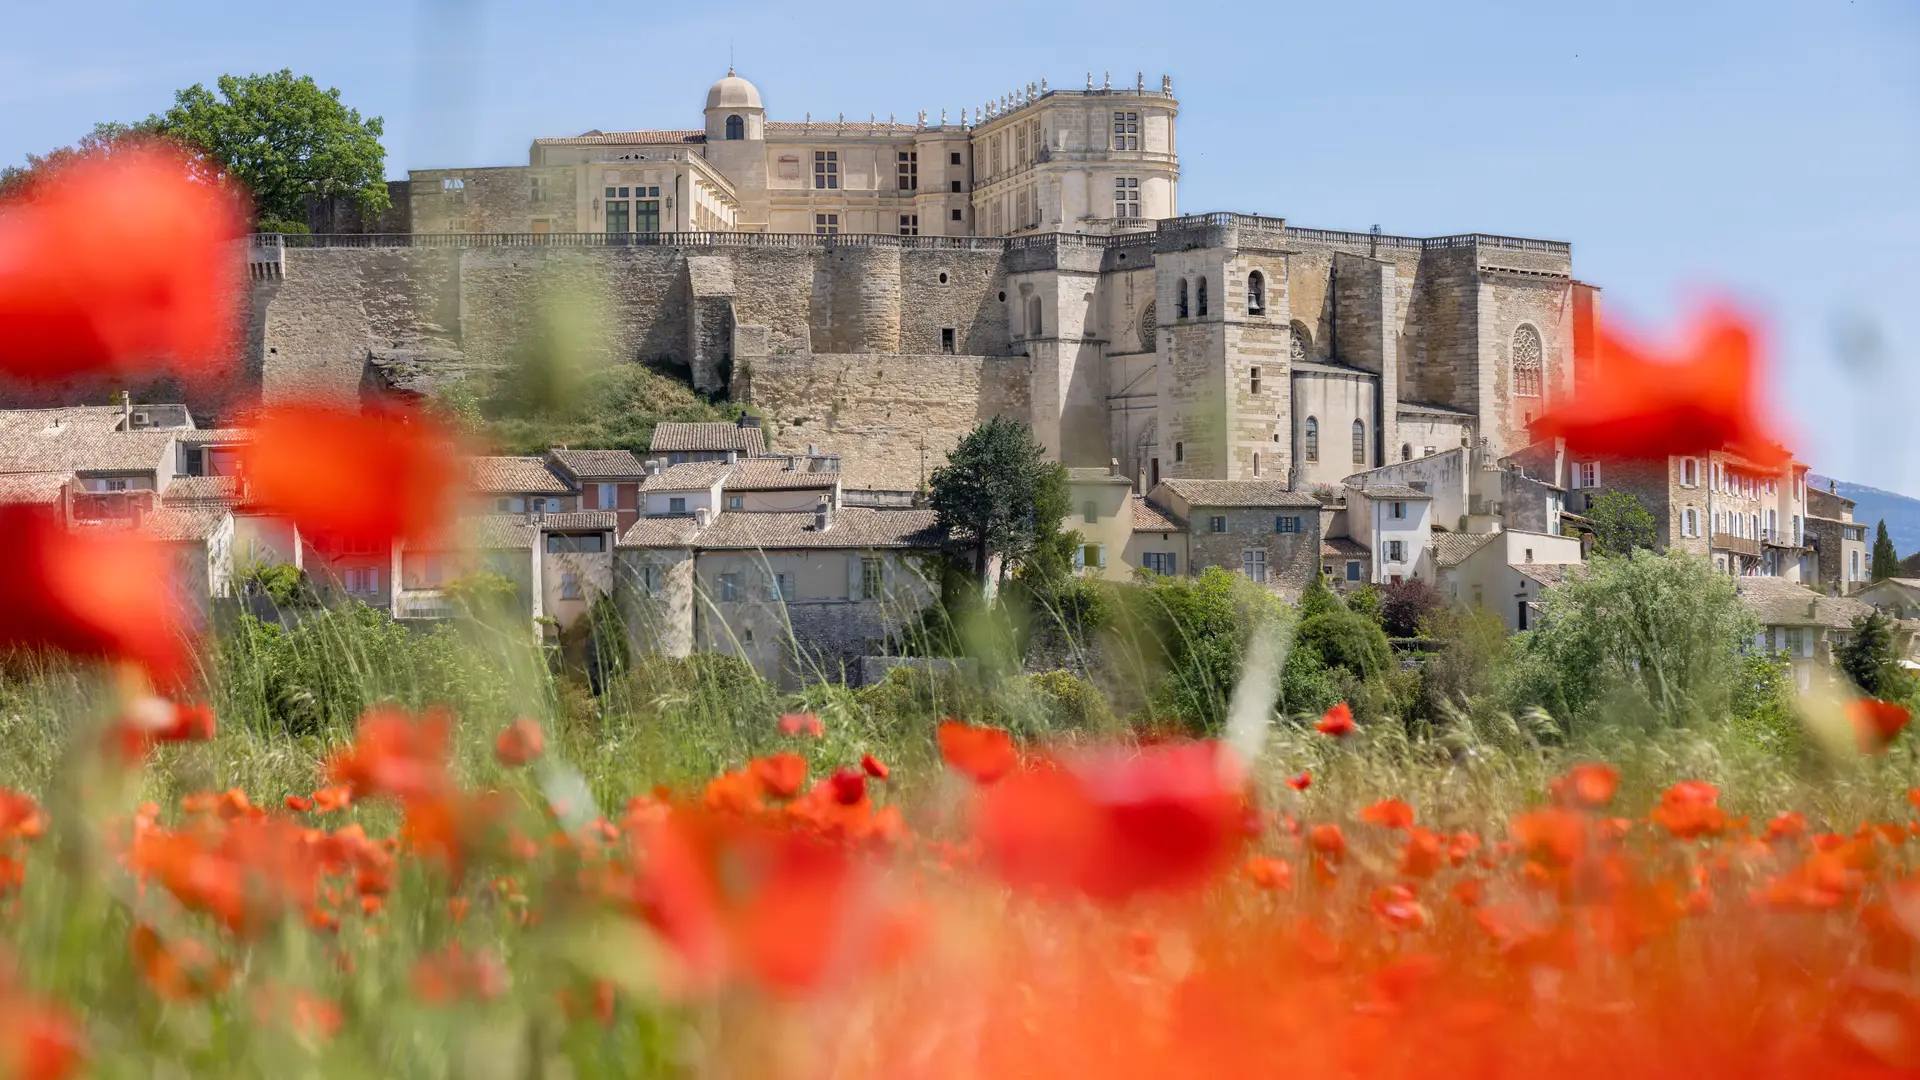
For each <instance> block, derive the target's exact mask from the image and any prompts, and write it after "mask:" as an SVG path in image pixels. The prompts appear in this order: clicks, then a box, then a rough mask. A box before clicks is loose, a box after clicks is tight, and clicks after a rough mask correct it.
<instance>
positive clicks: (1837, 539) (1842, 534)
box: [1807, 481, 1872, 596]
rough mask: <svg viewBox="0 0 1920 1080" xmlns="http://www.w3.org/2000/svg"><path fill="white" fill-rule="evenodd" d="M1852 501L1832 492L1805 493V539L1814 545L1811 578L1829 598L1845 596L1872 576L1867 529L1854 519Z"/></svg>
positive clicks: (1829, 486)
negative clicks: (1869, 563) (1868, 554)
mask: <svg viewBox="0 0 1920 1080" xmlns="http://www.w3.org/2000/svg"><path fill="white" fill-rule="evenodd" d="M1853 507H1854V502H1853V500H1852V499H1849V498H1847V497H1846V496H1845V495H1841V494H1840V493H1838V492H1837V491H1835V490H1834V485H1833V484H1832V482H1831V481H1829V482H1828V485H1827V490H1825V491H1821V490H1820V489H1819V488H1817V487H1816V488H1813V489H1811V490H1809V491H1808V492H1807V536H1808V539H1809V541H1810V542H1811V543H1812V545H1813V559H1812V563H1813V566H1812V569H1813V575H1812V576H1811V577H1809V578H1808V579H1807V581H1808V583H1809V584H1817V585H1818V586H1819V588H1820V591H1821V592H1824V593H1827V594H1828V595H1830V596H1847V595H1850V594H1852V593H1855V592H1858V591H1859V590H1860V589H1861V588H1863V587H1864V586H1865V585H1866V583H1867V579H1868V578H1869V577H1871V576H1872V567H1870V566H1869V565H1868V558H1867V547H1868V544H1867V527H1866V526H1865V525H1863V524H1860V523H1858V522H1855V521H1854V520H1853Z"/></svg>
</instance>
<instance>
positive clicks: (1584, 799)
mask: <svg viewBox="0 0 1920 1080" xmlns="http://www.w3.org/2000/svg"><path fill="white" fill-rule="evenodd" d="M1618 790H1620V770H1619V769H1616V768H1614V767H1613V766H1611V765H1600V764H1595V763H1593V762H1583V763H1581V764H1579V765H1575V766H1574V767H1572V768H1571V769H1568V770H1567V771H1566V773H1565V774H1563V775H1561V776H1557V777H1554V779H1553V781H1552V782H1551V783H1549V784H1548V785H1547V792H1548V794H1550V795H1552V796H1553V797H1554V798H1555V799H1557V800H1559V801H1560V802H1562V803H1565V804H1566V805H1568V806H1579V807H1585V808H1587V809H1589V810H1598V809H1599V808H1601V807H1603V806H1605V805H1607V804H1608V803H1610V802H1612V801H1613V795H1614V792H1616V791H1618Z"/></svg>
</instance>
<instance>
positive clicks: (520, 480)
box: [467, 457, 573, 495]
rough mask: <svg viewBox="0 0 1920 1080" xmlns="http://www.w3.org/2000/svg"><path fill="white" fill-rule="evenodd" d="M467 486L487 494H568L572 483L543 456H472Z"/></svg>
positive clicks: (468, 463)
mask: <svg viewBox="0 0 1920 1080" xmlns="http://www.w3.org/2000/svg"><path fill="white" fill-rule="evenodd" d="M467 487H468V488H469V489H471V490H473V491H476V492H480V493H482V494H486V495H519V494H529V495H569V494H572V493H573V486H572V485H571V484H569V483H567V482H566V481H565V480H562V479H561V478H560V477H559V476H556V475H555V474H554V472H553V470H552V469H549V468H547V463H546V460H545V459H544V458H537V457H472V458H468V459H467Z"/></svg>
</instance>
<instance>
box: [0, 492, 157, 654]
mask: <svg viewBox="0 0 1920 1080" xmlns="http://www.w3.org/2000/svg"><path fill="white" fill-rule="evenodd" d="M174 578H175V574H174V560H173V558H172V556H170V555H169V554H168V553H167V552H166V550H165V549H164V548H162V547H161V546H160V545H158V544H155V543H153V542H151V541H149V540H147V539H145V538H144V537H141V536H139V535H137V534H134V533H127V532H106V531H97V530H91V529H84V528H83V529H78V530H75V531H72V532H69V531H68V530H67V529H66V528H65V527H64V526H63V524H62V522H61V520H60V517H59V515H58V514H57V513H55V512H53V511H52V510H49V509H47V508H45V507H40V506H29V505H23V504H13V505H0V647H5V646H24V647H26V648H54V649H60V650H62V651H64V652H68V653H72V654H74V655H76V656H92V657H105V658H108V659H119V660H135V661H139V662H140V663H142V664H144V665H145V666H146V667H147V670H148V671H149V673H151V674H152V675H153V676H154V677H155V678H157V679H169V678H172V677H174V676H177V675H179V674H180V673H181V671H182V669H183V668H184V667H185V665H186V662H187V660H188V657H189V649H188V628H187V627H186V625H185V624H184V622H183V621H182V618H183V615H184V613H185V609H184V608H182V607H181V605H180V601H179V600H178V598H177V596H176V590H175V589H174V588H173V581H174Z"/></svg>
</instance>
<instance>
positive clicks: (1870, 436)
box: [0, 0, 1920, 495]
mask: <svg viewBox="0 0 1920 1080" xmlns="http://www.w3.org/2000/svg"><path fill="white" fill-rule="evenodd" d="M5 21H6V24H7V34H6V35H5V37H4V38H0V160H4V161H7V162H14V161H17V160H19V158H20V157H21V156H22V155H24V154H25V153H27V152H29V151H39V150H44V149H46V148H48V147H51V146H55V145H59V144H63V143H68V142H71V141H73V140H74V139H75V138H77V137H78V136H79V135H81V134H82V133H83V132H84V131H86V130H87V128H88V127H89V126H90V125H91V124H92V123H93V122H94V121H96V120H107V119H120V120H130V119H135V118H137V117H141V116H144V115H146V114H147V113H149V112H154V111H158V110H160V109H162V108H164V107H165V106H166V105H167V103H168V102H169V101H170V99H171V96H172V92H173V91H174V90H175V89H177V88H179V87H181V86H185V85H188V84H190V83H193V82H195V81H206V82H209V83H210V82H212V80H213V79H214V78H215V77H216V76H218V75H219V74H221V73H222V72H229V71H231V72H248V71H263V70H271V69H277V68H281V67H291V68H293V69H294V70H295V71H299V72H304V73H308V74H312V75H313V76H315V77H316V78H317V79H318V80H319V81H320V82H321V84H322V85H326V86H337V87H339V88H340V89H341V91H342V92H343V94H344V96H345V99H346V100H347V101H348V103H350V104H352V105H353V106H355V107H357V108H359V109H360V110H361V111H362V112H363V113H365V114H377V115H380V116H383V117H385V118H386V121H387V138H386V145H387V149H388V152H389V155H390V156H389V158H388V170H389V174H390V175H393V176H404V175H405V170H406V169H408V168H419V167H429V166H446V165H481V164H510V163H518V162H524V161H525V160H526V151H527V143H528V141H529V140H531V139H532V138H534V137H535V136H539V135H570V134H577V133H578V132H580V131H584V130H586V129H588V128H595V127H598V128H607V129H612V128H636V127H694V126H698V124H699V123H700V108H701V106H702V104H703V101H704V98H703V95H704V93H705V90H706V87H707V86H708V84H710V83H711V82H712V81H713V80H714V79H715V78H717V77H718V76H719V75H721V74H723V73H724V72H725V70H726V67H727V59H728V51H729V48H731V49H732V51H733V55H734V57H735V60H736V63H737V64H738V66H739V69H740V73H741V74H742V75H745V76H746V77H748V78H750V79H752V80H754V81H755V82H756V83H757V84H758V85H759V87H760V89H761V91H762V93H763V95H764V96H765V99H766V102H767V106H768V110H769V113H770V115H771V116H772V117H773V118H775V119H792V120H797V119H799V118H800V117H801V115H802V113H804V112H806V111H808V110H811V111H812V112H813V113H814V115H815V116H819V117H825V116H831V115H835V114H837V113H839V112H841V111H845V112H846V113H847V114H848V115H849V117H854V116H858V117H862V118H864V117H865V116H866V115H867V114H868V113H869V112H872V111H877V112H878V113H879V114H880V115H881V116H882V117H884V116H885V115H886V114H887V113H888V112H889V111H891V112H894V113H896V114H898V115H899V117H900V118H902V119H907V118H910V117H912V116H913V115H914V114H915V112H916V111H917V110H919V109H923V108H924V109H927V110H928V111H929V112H930V113H931V114H932V115H934V116H936V117H937V116H938V115H939V110H940V108H941V107H942V106H945V107H947V108H948V109H950V110H952V111H953V114H954V117H955V119H957V118H958V110H959V109H960V107H961V106H967V107H969V108H972V107H975V106H977V105H978V104H979V102H981V101H982V100H984V99H986V98H989V97H993V96H997V95H998V94H1000V93H1004V92H1006V91H1009V90H1011V89H1013V88H1014V87H1015V86H1016V85H1019V84H1023V83H1025V82H1027V81H1028V80H1038V79H1039V78H1040V77H1041V76H1043V75H1044V76H1046V77H1047V78H1048V80H1049V81H1050V82H1051V83H1053V84H1054V85H1060V86H1078V85H1082V84H1083V82H1084V80H1085V77H1086V76H1085V73H1086V71H1087V70H1088V69H1089V68H1091V69H1093V71H1094V73H1095V78H1096V79H1097V78H1099V77H1100V75H1101V72H1103V71H1105V70H1108V69H1111V70H1112V71H1113V73H1114V79H1115V81H1116V82H1118V81H1120V80H1121V79H1122V78H1126V79H1131V78H1133V76H1134V73H1135V72H1137V71H1141V70H1144V71H1145V72H1146V74H1147V78H1148V80H1149V82H1150V83H1153V84H1157V80H1158V78H1159V76H1160V74H1161V73H1162V72H1166V73H1169V74H1171V75H1172V76H1173V77H1174V87H1175V91H1176V93H1177V95H1178V96H1179V98H1180V100H1181V108H1182V114H1181V117H1180V136H1179V139H1180V151H1181V165H1182V174H1183V175H1182V181H1181V193H1180V194H1181V200H1180V201H1181V206H1182V209H1184V210H1186V211H1189V212H1197V211H1203V210H1240V211H1248V212H1258V213H1266V214H1275V215H1280V216H1284V217H1286V218H1289V219H1290V220H1293V221H1295V222H1297V223H1299V224H1302V225H1312V226H1319V227H1324V228H1344V229H1365V228H1367V227H1368V226H1370V225H1373V224H1376V223H1377V224H1379V225H1380V226H1382V227H1383V228H1384V229H1386V230H1387V231H1388V232H1394V233H1407V234H1415V235H1431V234H1441V233H1452V232H1468V231H1481V232H1496V233H1508V234H1516V235H1521V236H1537V237H1549V238H1555V239H1565V240H1570V241H1572V242H1573V245H1574V268H1575V273H1576V274H1577V275H1578V276H1580V277H1581V278H1583V279H1586V280H1589V281H1593V282H1595V283H1597V284H1600V285H1602V286H1604V287H1605V289H1606V301H1605V303H1606V309H1607V311H1608V313H1609V315H1610V316H1611V317H1613V318H1615V319H1619V320H1630V321H1632V322H1634V323H1636V324H1639V325H1641V326H1645V327H1650V328H1655V329H1658V328H1662V327H1666V326H1669V325H1671V323H1672V321H1673V320H1674V319H1675V318H1676V317H1677V313H1678V312H1679V311H1680V310H1683V309H1684V307H1685V305H1686V302H1687V300H1688V298H1689V297H1692V296H1697V295H1699V294H1701V293H1702V292H1703V291H1712V292H1719V293H1725V294H1728V295H1732V296H1735V297H1737V298H1739V299H1741V300H1744V301H1745V302H1747V303H1748V304H1749V305H1751V306H1752V307H1754V308H1755V309H1757V310H1759V311H1760V312H1762V313H1763V314H1764V315H1765V316H1766V318H1767V319H1768V320H1769V322H1770V324H1771V326H1772V329H1773V332H1774V333H1773V344H1774V349H1773V357H1774V360H1775V363H1774V365H1773V367H1772V370H1771V372H1770V377H1769V386H1768V393H1769V396H1770V398H1771V400H1772V401H1773V402H1774V403H1775V404H1776V405H1777V406H1778V408H1779V409H1780V410H1781V411H1782V412H1783V413H1784V414H1786V416H1787V418H1788V420H1789V423H1790V431H1791V437H1792V442H1793V444H1794V445H1795V447H1796V449H1797V450H1798V451H1799V453H1800V456H1801V457H1802V458H1803V459H1804V460H1807V461H1809V462H1811V463H1812V464H1813V465H1814V466H1815V467H1816V468H1817V469H1820V470H1822V471H1826V472H1831V473H1835V474H1837V475H1839V476H1841V477H1843V478H1846V479H1851V480H1857V481H1860V482H1863V483H1869V484H1874V485H1877V486H1881V487H1891V488H1894V489H1897V490H1901V491H1904V492H1906V493H1909V494H1913V495H1920V328H1916V325H1915V321H1914V320H1913V319H1912V318H1910V317H1908V315H1909V312H1911V311H1912V309H1913V307H1914V305H1915V302H1916V299H1920V3H1916V2H1915V0H1856V2H1848V0H1797V2H1795V0H1740V2H1719V0H1656V2H1646V0H1598V2H1594V0H1589V2H1587V3H1578V4H1559V3H1542V2H1540V0H1527V2H1524V3H1520V2H1513V3H1507V2H1503V3H1465V2H1459V0H1456V2H1452V3H1434V2H1429V0H1402V2H1384V0H1383V2H1366V0H1341V2H1337V3H1327V2H1325V0H1320V2H1315V3H1272V2H1263V3H1259V4H1247V5H1243V6H1242V5H1220V4H1208V3H1174V4H1166V3H1155V4H1142V3H1138V2H1135V0H1108V2H1105V3H1054V4H1034V3H1009V2H998V0H987V2H982V3H972V4H926V3H899V2H898V0H895V2H891V3H833V2H831V0H823V2H815V3H809V4H796V3H780V4H775V3H751V4H716V5H704V6H693V7H691V8H690V7H689V6H688V5H674V4H648V3H639V4H591V5H583V4H563V3H553V4H550V5H549V4H534V3H519V2H509V0H470V2H463V0H420V2H418V3H417V4H416V5H414V6H409V5H408V4H406V3H403V2H392V0H389V2H386V3H362V2H358V0H334V2H331V3H328V4H325V5H322V6H319V7H316V6H314V5H286V4H272V3H262V2H257V0H256V2H254V3H245V4H242V3H230V2H225V0H222V2H205V0H199V2H189V3H187V4H178V3H129V2H125V0H101V2H96V3H92V4H88V5H85V6H84V7H82V8H70V7H66V6H65V5H61V4H35V5H31V6H26V5H14V8H13V10H10V11H9V12H8V14H7V15H6V17H5ZM1849 328H1851V329H1849ZM1862 328H1865V336H1866V337H1868V338H1872V337H1873V336H1874V335H1877V337H1878V339H1879V341H1880V342H1881V343H1882V344H1881V346H1880V347H1879V350H1878V353H1877V355H1878V356H1879V358H1880V359H1879V361H1878V363H1879V368H1878V371H1877V374H1874V375H1873V376H1871V378H1870V379H1868V380H1866V381H1864V382H1863V381H1861V380H1860V379H1859V378H1858V377H1857V376H1856V375H1855V374H1854V370H1855V369H1854V367H1853V366H1851V365H1849V364H1848V363H1847V361H1846V357H1847V356H1849V355H1859V354H1861V353H1862V352H1863V351H1864V352H1866V353H1868V354H1870V355H1871V354H1874V350H1873V349H1871V348H1869V349H1865V350H1862V349H1861V348H1859V347H1848V346H1843V344H1842V342H1844V341H1848V340H1856V341H1857V340H1859V339H1860V338H1861V337H1862V334H1863V331H1862Z"/></svg>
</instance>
